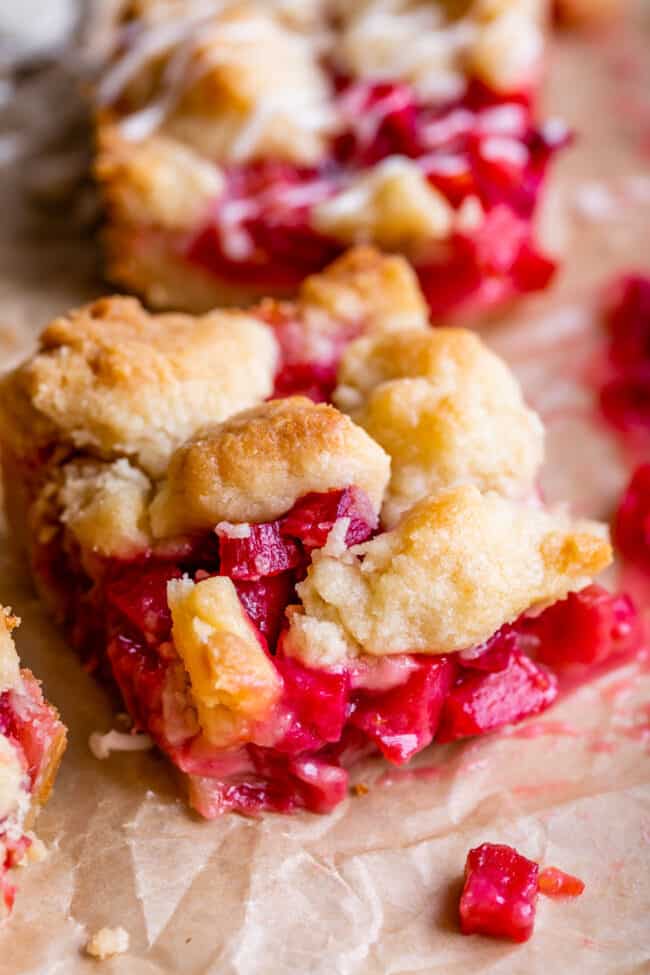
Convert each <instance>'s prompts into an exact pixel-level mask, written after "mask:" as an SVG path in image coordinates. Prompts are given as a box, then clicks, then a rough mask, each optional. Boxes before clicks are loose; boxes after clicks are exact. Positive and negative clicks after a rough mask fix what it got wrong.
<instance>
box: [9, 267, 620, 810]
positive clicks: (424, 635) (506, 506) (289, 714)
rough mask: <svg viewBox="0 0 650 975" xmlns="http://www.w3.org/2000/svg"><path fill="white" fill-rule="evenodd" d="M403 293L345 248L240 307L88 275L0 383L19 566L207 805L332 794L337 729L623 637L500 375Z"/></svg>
mask: <svg viewBox="0 0 650 975" xmlns="http://www.w3.org/2000/svg"><path fill="white" fill-rule="evenodd" d="M424 307H425V306H424V302H423V299H422V296H421V295H420V294H419V293H418V291H417V285H416V282H415V279H414V277H413V275H412V272H411V271H410V270H409V268H408V267H407V265H406V264H405V263H404V262H403V261H402V259H400V258H396V257H381V256H380V255H379V254H377V253H373V252H371V251H367V250H363V251H357V252H354V253H352V254H349V255H345V256H344V257H343V258H341V259H339V261H338V262H337V263H336V264H335V265H334V266H333V267H331V268H329V269H327V271H325V272H324V273H323V274H321V275H317V276H314V277H311V278H309V279H308V280H307V281H306V282H305V284H304V285H303V289H302V291H301V293H300V295H299V296H298V298H297V299H296V301H295V302H293V303H289V302H283V303H277V302H274V301H270V300H269V301H265V302H263V303H262V304H261V305H258V306H256V307H253V308H251V309H250V311H248V312H242V311H237V312H234V311H228V310H225V311H224V310H218V311H212V312H210V313H209V314H207V315H204V316H202V317H197V318H194V317H191V316H189V315H181V314H158V315H153V314H150V313H148V312H146V311H145V310H144V309H143V308H142V307H141V306H140V305H139V303H138V302H137V300H136V299H133V298H106V299H102V300H101V301H98V302H95V303H94V304H91V305H89V306H86V307H85V308H81V309H79V310H77V311H75V312H72V313H70V314H69V315H66V316H63V317H62V318H59V319H57V320H56V321H54V322H53V323H52V324H50V325H49V326H48V327H47V329H46V330H45V331H44V333H43V334H42V336H41V341H40V346H39V348H38V350H37V351H36V353H35V354H34V355H33V356H32V357H31V358H30V359H29V360H27V361H26V362H25V363H23V364H22V365H20V366H19V367H17V368H16V369H15V370H14V371H13V372H12V373H11V374H9V375H8V376H7V378H6V379H5V380H4V382H3V384H2V385H1V386H0V438H1V440H2V449H3V458H4V470H5V479H6V489H7V499H8V503H9V505H10V508H11V515H12V518H11V520H12V524H13V525H14V526H15V528H16V529H17V530H18V531H19V533H20V534H21V537H22V539H23V541H24V543H25V545H26V547H27V549H28V551H29V555H30V560H31V565H32V568H33V572H34V576H35V579H36V582H37V584H38V586H39V588H40V590H41V592H42V593H43V595H44V598H45V599H46V600H47V602H48V604H49V605H50V606H51V608H52V610H53V612H54V613H55V614H56V616H57V617H58V618H59V619H60V620H61V621H62V622H63V623H64V624H65V626H66V627H67V631H68V633H69V635H70V639H71V641H72V642H73V643H74V645H75V647H76V648H77V649H78V651H79V653H80V654H81V655H82V658H83V660H84V661H85V664H86V666H87V667H88V668H89V669H90V670H92V671H94V672H95V673H96V674H97V676H98V677H99V678H100V679H101V680H103V681H105V682H106V683H107V684H109V685H111V686H112V687H113V688H114V689H117V690H118V691H119V694H120V695H121V698H122V701H123V706H124V707H125V708H126V709H127V710H128V712H129V714H130V715H131V717H132V719H133V724H134V727H135V729H136V730H141V731H146V732H147V733H148V734H149V735H150V736H151V737H152V738H153V740H154V741H155V742H156V744H157V745H158V746H159V748H160V749H161V750H162V751H163V752H164V753H165V754H166V755H167V756H168V757H169V759H170V760H171V762H172V763H173V764H174V765H175V767H176V768H177V769H178V771H179V772H180V773H181V775H182V777H183V779H184V782H185V786H186V788H187V790H188V793H189V798H190V802H191V804H192V806H193V807H194V808H195V809H197V810H198V811H199V812H200V813H201V814H203V815H204V816H206V817H214V816H216V815H218V814H220V813H222V812H223V811H225V810H237V811H240V812H245V813H254V812H257V811H259V810H267V809H271V810H276V811H282V812H289V811H292V810H295V809H298V808H306V809H310V810H314V811H321V812H323V811H327V810H329V809H331V808H332V807H333V806H335V805H336V804H337V803H338V802H340V801H341V800H342V799H343V797H344V796H345V795H346V792H347V787H348V774H349V773H348V770H349V768H350V766H351V765H352V764H354V762H355V761H356V760H357V759H359V758H360V757H361V756H364V755H368V754H373V753H374V754H377V753H380V754H383V755H384V756H385V757H386V758H387V759H388V760H389V761H391V762H395V763H398V764H401V763H404V762H407V761H408V760H409V759H410V758H411V757H412V756H413V755H415V754H416V753H417V752H419V751H420V750H421V749H423V748H424V747H426V746H427V745H429V744H430V743H431V742H450V741H455V740H457V739H460V738H464V737H467V736H471V735H477V734H484V733H487V732H490V731H494V730H496V729H498V728H500V727H502V726H504V725H506V724H510V723H512V722H517V721H520V720H521V719H523V718H524V717H526V716H528V715H530V714H535V713H537V712H539V711H541V710H543V709H545V708H547V707H549V706H550V705H551V704H552V703H553V701H554V700H555V698H556V695H557V693H558V680H559V678H560V677H561V675H562V670H563V668H564V667H565V665H567V664H569V663H571V662H572V661H573V662H574V663H575V664H576V666H579V667H582V666H587V665H589V664H591V663H593V662H596V661H602V660H603V659H605V658H606V657H608V656H609V655H611V654H613V653H617V654H618V653H623V652H624V651H625V650H627V649H629V648H630V647H631V646H632V644H633V643H634V640H635V639H637V635H636V631H635V618H634V613H633V609H632V607H631V605H630V604H629V602H628V601H626V600H625V598H624V597H613V596H610V595H609V594H608V593H606V592H605V590H602V589H600V587H598V586H596V585H591V582H592V579H593V578H594V577H595V576H596V575H597V574H598V573H599V572H600V571H601V570H602V569H603V568H605V566H606V565H607V564H608V563H609V562H610V559H611V549H610V545H609V542H608V539H607V532H606V529H605V528H604V526H601V525H599V524H596V523H593V522H587V521H576V520H573V519H572V518H571V517H569V515H567V514H566V513H563V512H557V511H550V510H547V509H546V508H545V507H544V505H543V503H542V501H541V500H540V496H539V492H538V491H537V489H536V479H537V473H538V469H539V465H540V463H541V461H542V457H543V430H542V426H541V423H540V421H539V419H538V417H537V416H536V415H535V414H534V413H533V412H532V411H531V410H530V409H529V408H528V407H527V406H526V404H525V402H524V400H523V398H522V395H521V391H520V389H519V387H518V385H517V382H516V380H515V378H514V377H513V376H512V375H511V373H510V372H509V370H508V369H507V367H506V366H505V364H504V363H503V362H501V361H500V360H499V359H498V358H497V357H496V356H495V355H494V354H493V353H492V352H490V351H489V350H488V349H487V348H486V347H485V345H484V344H483V343H482V342H481V341H480V339H479V338H478V337H477V336H476V335H475V334H474V333H471V332H468V331H466V330H463V329H455V328H444V329H442V328H441V329H431V328H428V327H427V320H426V314H425V313H424ZM310 355H311V356H312V359H311V360H310V359H309V356H310ZM292 357H293V358H292ZM323 357H324V358H323ZM289 360H291V361H289ZM300 383H302V384H303V385H304V386H305V387H306V388H310V387H311V388H312V392H313V390H314V389H315V390H316V392H317V393H318V394H319V395H318V396H315V397H314V398H321V399H323V398H329V399H330V400H331V402H314V401H313V399H309V398H307V397H306V396H303V395H295V392H294V390H295V388H297V387H298V386H299V385H300ZM279 387H280V388H279ZM287 387H290V389H289V393H290V394H289V395H284V394H285V393H286V392H287ZM328 390H329V392H328ZM333 404H336V405H333ZM576 647H577V648H578V649H574V648H576Z"/></svg>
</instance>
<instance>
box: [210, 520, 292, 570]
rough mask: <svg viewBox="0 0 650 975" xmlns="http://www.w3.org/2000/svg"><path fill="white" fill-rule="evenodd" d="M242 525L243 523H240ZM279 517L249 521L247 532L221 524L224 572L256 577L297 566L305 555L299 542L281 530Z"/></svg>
mask: <svg viewBox="0 0 650 975" xmlns="http://www.w3.org/2000/svg"><path fill="white" fill-rule="evenodd" d="M239 527H241V526H239ZM280 529H281V524H280V522H279V521H269V522H266V523H264V524H261V525H247V526H245V528H244V531H246V532H247V534H245V535H241V536H240V535H233V534H232V529H230V528H228V527H225V526H217V535H218V536H219V561H220V572H221V575H224V576H230V578H231V579H242V580H246V581H255V580H257V579H261V578H263V577H268V576H276V575H279V574H280V573H281V572H286V571H287V570H289V569H295V568H297V567H298V566H299V565H300V564H301V563H302V562H303V561H304V556H303V554H302V552H301V551H300V549H299V548H298V546H297V545H296V543H295V542H294V541H292V539H291V538H287V537H286V536H285V535H283V534H282V533H281V531H280Z"/></svg>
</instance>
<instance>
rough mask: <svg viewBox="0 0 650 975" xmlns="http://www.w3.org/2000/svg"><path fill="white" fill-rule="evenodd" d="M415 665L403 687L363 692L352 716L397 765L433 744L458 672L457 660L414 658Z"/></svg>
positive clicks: (360, 727)
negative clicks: (441, 715) (378, 691)
mask: <svg viewBox="0 0 650 975" xmlns="http://www.w3.org/2000/svg"><path fill="white" fill-rule="evenodd" d="M413 662H414V664H415V669H414V670H413V672H412V673H411V674H410V675H409V676H408V677H407V679H406V680H405V681H404V683H403V684H400V685H398V686H397V687H394V688H391V689H390V690H388V691H384V692H383V693H381V692H380V693H377V692H373V691H366V692H363V691H361V692H360V693H359V694H358V695H357V696H356V699H355V700H354V701H353V704H352V713H351V715H350V723H351V724H353V725H354V726H355V727H356V728H358V729H359V730H360V731H362V732H363V733H364V735H366V736H367V737H368V738H369V739H370V740H371V741H372V742H374V743H375V744H376V746H377V748H379V750H380V751H381V753H382V754H383V755H384V756H385V757H386V758H387V759H388V760H389V761H390V762H394V763H395V765H403V764H404V763H405V762H408V761H409V759H410V758H413V756H414V755H416V754H417V753H418V752H420V751H422V749H423V748H426V747H427V745H430V744H431V742H432V741H433V737H434V735H435V733H436V730H437V728H438V725H439V722H440V714H441V712H442V710H443V708H444V706H445V702H446V701H448V700H449V694H450V692H451V689H452V686H453V683H454V678H455V676H456V671H457V664H456V662H455V661H454V659H453V657H434V658H431V657H414V658H413Z"/></svg>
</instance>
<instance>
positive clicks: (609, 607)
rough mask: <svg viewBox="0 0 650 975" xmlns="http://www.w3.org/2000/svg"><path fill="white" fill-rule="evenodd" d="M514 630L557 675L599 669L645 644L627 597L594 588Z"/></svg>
mask: <svg viewBox="0 0 650 975" xmlns="http://www.w3.org/2000/svg"><path fill="white" fill-rule="evenodd" d="M518 626H519V627H520V628H521V632H522V633H523V634H525V635H526V637H528V638H531V639H534V641H535V643H536V646H535V651H534V655H535V658H536V659H537V660H540V661H541V662H542V663H544V664H548V666H550V667H552V668H553V670H555V671H558V672H562V671H566V670H575V669H578V668H582V669H584V668H586V667H594V666H597V665H599V664H602V663H604V662H605V661H606V660H609V659H610V658H613V657H617V656H623V655H625V654H627V653H630V652H632V651H634V650H636V649H638V648H639V647H640V646H641V643H642V640H643V628H642V626H641V621H640V618H639V614H638V613H637V611H636V608H635V606H634V603H633V602H632V600H631V599H630V597H629V596H627V595H625V594H622V595H612V593H610V592H608V591H607V589H604V588H603V587H602V586H597V585H593V586H588V587H587V588H586V589H582V590H581V591H580V592H574V593H570V595H569V596H567V598H566V599H563V600H561V601H560V602H557V603H554V604H553V606H549V607H548V609H546V610H544V612H543V613H541V614H540V615H539V616H537V617H534V618H530V619H523V620H520V622H519V624H518ZM531 652H533V651H532V647H531Z"/></svg>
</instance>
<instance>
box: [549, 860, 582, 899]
mask: <svg viewBox="0 0 650 975" xmlns="http://www.w3.org/2000/svg"><path fill="white" fill-rule="evenodd" d="M538 887H539V892H540V894H544V895H545V896H546V897H580V894H582V892H583V891H584V889H585V885H584V882H583V881H582V880H580V879H579V878H578V877H572V876H571V874H570V873H564V871H563V870H558V868H557V867H544V869H543V870H542V871H541V872H540V875H539V880H538Z"/></svg>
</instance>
